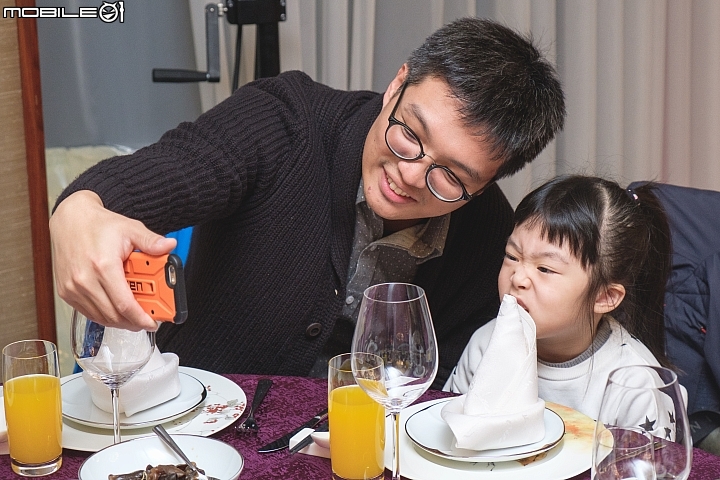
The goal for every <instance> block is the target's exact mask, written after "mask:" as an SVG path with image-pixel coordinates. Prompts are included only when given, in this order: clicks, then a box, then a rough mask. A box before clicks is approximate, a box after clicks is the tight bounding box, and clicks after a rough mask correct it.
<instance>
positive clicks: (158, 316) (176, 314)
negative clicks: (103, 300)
mask: <svg viewBox="0 0 720 480" xmlns="http://www.w3.org/2000/svg"><path fill="white" fill-rule="evenodd" d="M123 266H124V268H125V279H126V280H127V284H128V287H130V290H132V292H133V295H134V296H135V300H137V302H138V303H139V304H140V306H141V307H142V308H143V310H145V312H146V313H147V314H148V315H150V317H152V318H153V319H154V320H158V321H161V322H173V323H178V324H179V323H183V322H184V321H185V320H186V319H187V315H188V311H187V299H186V297H185V276H184V274H183V266H182V260H180V257H178V256H177V255H175V254H172V253H171V254H166V255H148V254H147V253H143V252H140V251H134V252H132V253H131V254H130V256H129V257H128V259H127V260H125V263H124V265H123Z"/></svg>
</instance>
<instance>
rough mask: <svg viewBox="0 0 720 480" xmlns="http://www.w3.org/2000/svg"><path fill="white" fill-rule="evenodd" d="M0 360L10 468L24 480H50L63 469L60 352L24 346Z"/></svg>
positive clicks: (36, 343) (43, 345)
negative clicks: (46, 479)
mask: <svg viewBox="0 0 720 480" xmlns="http://www.w3.org/2000/svg"><path fill="white" fill-rule="evenodd" d="M2 354H3V376H2V380H3V392H4V393H3V396H4V397H5V420H6V421H7V431H8V443H9V449H10V464H11V466H12V469H13V471H14V472H15V473H17V474H18V475H22V476H24V477H39V476H42V475H49V474H51V473H53V472H55V471H57V470H58V469H59V468H60V465H62V401H61V399H60V366H59V362H58V352H57V347H56V346H55V344H53V343H52V342H48V341H45V340H21V341H19V342H15V343H11V344H9V345H7V346H6V347H5V348H3V351H2Z"/></svg>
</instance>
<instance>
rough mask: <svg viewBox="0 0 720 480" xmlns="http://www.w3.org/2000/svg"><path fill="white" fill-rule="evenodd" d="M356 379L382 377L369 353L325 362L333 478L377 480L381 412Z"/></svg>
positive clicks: (381, 463)
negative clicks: (353, 359)
mask: <svg viewBox="0 0 720 480" xmlns="http://www.w3.org/2000/svg"><path fill="white" fill-rule="evenodd" d="M353 357H355V358H356V360H357V366H356V369H357V371H358V375H359V376H358V380H357V381H361V378H360V375H361V376H362V381H373V380H375V379H379V378H382V375H383V361H382V359H381V358H380V357H378V356H377V355H372V354H369V353H355V354H350V353H343V354H342V355H337V356H335V357H333V358H331V359H330V361H329V362H328V421H329V424H330V463H331V465H332V475H333V479H338V480H371V479H372V480H377V479H379V478H382V476H383V472H384V471H385V409H384V408H383V407H382V405H380V404H379V403H377V402H375V401H374V400H373V399H372V398H370V397H369V396H368V394H367V393H365V391H363V389H362V388H361V387H360V386H358V383H357V381H356V379H355V377H354V376H353V372H352V366H351V365H352V362H351V358H353Z"/></svg>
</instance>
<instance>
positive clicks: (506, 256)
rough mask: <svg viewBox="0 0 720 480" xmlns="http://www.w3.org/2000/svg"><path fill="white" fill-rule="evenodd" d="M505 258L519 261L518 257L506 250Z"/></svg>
mask: <svg viewBox="0 0 720 480" xmlns="http://www.w3.org/2000/svg"><path fill="white" fill-rule="evenodd" d="M505 259H506V260H510V261H511V262H517V258H515V257H513V256H512V255H511V254H509V253H508V252H505Z"/></svg>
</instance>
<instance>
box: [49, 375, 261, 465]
mask: <svg viewBox="0 0 720 480" xmlns="http://www.w3.org/2000/svg"><path fill="white" fill-rule="evenodd" d="M180 372H181V373H185V374H187V375H190V376H191V377H194V378H196V379H197V380H198V381H200V382H201V383H202V384H203V385H204V387H205V389H206V390H207V397H206V398H205V402H204V403H202V404H200V405H198V406H197V407H195V408H193V409H192V410H190V411H189V412H187V413H186V414H185V415H183V416H181V417H178V418H176V419H174V420H170V421H168V422H167V423H164V424H163V426H164V427H165V430H167V431H168V432H170V433H171V434H180V433H182V434H190V435H199V436H202V437H207V436H209V435H212V434H213V433H217V432H219V431H220V430H222V429H224V428H226V427H228V426H229V425H231V424H232V423H233V422H234V421H235V420H237V419H238V417H240V415H242V413H243V411H245V405H246V403H247V398H246V396H245V392H243V390H242V388H240V386H238V385H237V384H236V383H235V382H233V381H232V380H230V379H228V378H225V377H223V376H222V375H218V374H216V373H212V372H208V371H205V370H199V369H197V368H190V367H182V366H181V367H180ZM131 418H132V417H131ZM62 433H63V439H62V445H63V447H64V448H69V449H72V450H80V451H84V452H97V451H98V450H100V449H103V448H105V447H108V446H110V445H112V444H113V434H112V430H109V429H105V428H97V427H91V426H88V425H82V424H79V423H76V422H73V421H72V420H69V419H67V418H63V432H62ZM121 434H122V439H123V440H131V439H134V438H140V437H145V436H154V435H155V434H154V433H153V431H152V428H151V427H143V428H135V429H132V430H127V431H126V430H122V431H121ZM106 478H107V477H106Z"/></svg>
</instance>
